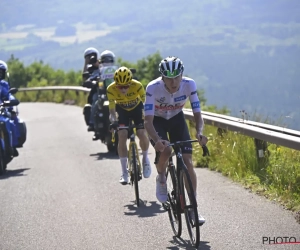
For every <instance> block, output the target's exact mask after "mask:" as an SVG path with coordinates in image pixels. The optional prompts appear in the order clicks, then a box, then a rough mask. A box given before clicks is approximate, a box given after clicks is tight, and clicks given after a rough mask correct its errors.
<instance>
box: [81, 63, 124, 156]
mask: <svg viewBox="0 0 300 250" xmlns="http://www.w3.org/2000/svg"><path fill="white" fill-rule="evenodd" d="M115 70H116V66H105V67H102V68H101V70H100V71H99V73H100V72H101V76H100V74H98V75H97V74H94V75H92V76H91V77H90V78H89V79H88V80H87V81H85V82H84V84H83V87H86V88H90V89H91V88H93V87H96V89H97V96H98V98H97V101H96V103H95V108H96V109H95V113H94V117H93V120H94V130H95V137H96V138H98V139H99V140H100V141H101V142H102V143H104V144H105V145H106V146H107V150H108V151H109V152H116V153H117V146H118V138H117V137H116V138H115V141H112V134H111V132H110V131H109V124H110V121H109V101H108V99H107V96H106V89H107V87H108V86H109V85H110V84H111V83H112V82H113V76H114V72H115ZM90 73H91V72H90ZM91 109H92V107H91V105H90V104H86V105H85V106H84V108H83V114H84V119H85V122H86V124H87V125H89V119H90V114H91Z"/></svg>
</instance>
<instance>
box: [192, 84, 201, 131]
mask: <svg viewBox="0 0 300 250" xmlns="http://www.w3.org/2000/svg"><path fill="white" fill-rule="evenodd" d="M190 102H191V107H192V110H193V113H194V118H195V123H196V131H197V134H199V135H202V131H203V125H204V121H203V118H202V115H201V107H200V101H199V98H198V94H197V87H196V83H195V82H194V81H191V82H190Z"/></svg>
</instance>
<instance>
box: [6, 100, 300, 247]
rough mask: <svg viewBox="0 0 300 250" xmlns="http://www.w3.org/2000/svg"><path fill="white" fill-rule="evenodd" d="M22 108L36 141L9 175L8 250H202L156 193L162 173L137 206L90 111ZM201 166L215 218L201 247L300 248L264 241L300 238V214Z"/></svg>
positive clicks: (203, 207) (205, 210) (209, 214)
mask: <svg viewBox="0 0 300 250" xmlns="http://www.w3.org/2000/svg"><path fill="white" fill-rule="evenodd" d="M19 111H20V116H21V117H22V118H23V119H24V120H25V121H26V124H27V129H28V138H27V141H26V143H25V145H24V148H22V149H20V150H19V153H20V156H19V157H18V158H16V159H14V160H13V161H12V162H11V163H10V164H9V166H8V171H7V173H6V175H4V176H3V177H1V178H0V249H1V250H18V249H20V250H25V249H28V250H34V249H39V250H40V249H47V250H48V249H49V250H54V249H63V250H68V249H80V250H82V249H130V250H132V249H153V250H156V249H192V248H191V245H190V243H189V238H188V235H187V229H186V227H185V226H184V227H183V235H182V238H181V239H177V238H174V237H173V234H172V230H171V227H170V224H169V221H168V216H167V213H166V212H164V210H163V209H162V208H161V205H160V203H159V202H157V200H156V197H155V176H156V174H155V171H153V172H152V175H151V177H150V178H149V179H143V180H142V181H141V182H140V195H141V198H142V199H143V200H144V202H145V204H144V205H142V206H141V207H140V208H137V207H136V206H135V205H134V190H133V188H132V187H131V186H129V185H128V186H122V185H120V184H119V183H118V179H119V176H120V172H121V168H120V164H119V160H118V158H116V157H115V156H114V155H111V154H108V153H107V150H106V147H105V145H103V144H101V143H100V142H99V141H97V142H93V141H92V139H91V138H92V134H91V133H88V132H87V130H86V126H85V124H84V120H83V115H82V109H81V108H80V107H75V106H66V105H60V104H50V103H35V104H30V103H22V104H20V107H19ZM150 158H151V161H152V162H153V160H154V152H153V150H152V149H151V150H150ZM196 172H197V175H198V190H197V193H198V202H199V205H200V213H201V214H202V215H203V216H204V217H205V218H206V224H205V225H204V226H202V227H201V245H200V249H203V250H207V249H217V250H219V249H220V250H221V249H222V250H226V249H228V250H235V249H237V250H241V249H245V250H248V249H249V250H250V249H251V250H252V249H254V250H256V249H276V250H277V249H300V245H287V244H285V245H268V244H267V243H269V242H268V241H266V242H265V243H266V244H263V237H271V239H273V238H274V237H295V238H296V240H297V241H300V225H299V224H298V223H297V222H296V220H295V218H294V217H293V214H292V213H291V212H289V211H286V210H284V209H283V208H282V207H280V206H279V205H277V204H275V203H273V202H271V201H268V200H266V199H265V198H263V197H260V196H257V195H255V194H252V193H250V192H249V191H248V190H246V189H244V188H242V187H241V186H240V185H238V184H235V183H233V182H232V181H230V180H228V179H227V178H225V177H223V176H222V175H220V174H219V173H215V172H212V171H209V170H207V169H196ZM184 222H185V221H184ZM265 239H267V238H265ZM293 240H294V239H292V241H293ZM278 241H280V238H278ZM271 243H272V242H271Z"/></svg>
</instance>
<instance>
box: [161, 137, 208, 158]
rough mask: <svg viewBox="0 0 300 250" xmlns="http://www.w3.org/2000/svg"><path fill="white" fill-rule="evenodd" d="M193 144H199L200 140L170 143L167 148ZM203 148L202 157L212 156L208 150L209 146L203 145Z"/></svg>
mask: <svg viewBox="0 0 300 250" xmlns="http://www.w3.org/2000/svg"><path fill="white" fill-rule="evenodd" d="M193 142H198V140H186V141H177V142H173V143H170V144H168V145H167V146H168V147H171V146H182V145H184V144H186V143H193ZM201 147H202V150H203V155H202V156H210V154H209V150H208V148H207V146H206V145H203V146H201Z"/></svg>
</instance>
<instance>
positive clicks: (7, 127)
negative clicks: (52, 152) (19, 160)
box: [0, 88, 20, 175]
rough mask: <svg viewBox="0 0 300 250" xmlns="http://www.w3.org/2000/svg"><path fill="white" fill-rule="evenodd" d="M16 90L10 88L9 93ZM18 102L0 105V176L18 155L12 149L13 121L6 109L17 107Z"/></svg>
mask: <svg viewBox="0 0 300 250" xmlns="http://www.w3.org/2000/svg"><path fill="white" fill-rule="evenodd" d="M16 92H17V89H14V88H12V89H11V90H10V93H12V94H13V93H16ZM19 103H20V102H19V100H17V99H15V100H10V101H4V102H3V103H1V104H0V175H2V174H3V173H4V172H5V170H6V168H7V164H8V163H9V162H10V161H11V160H12V159H13V158H14V157H15V156H17V155H18V153H17V151H16V150H15V148H14V147H13V145H14V142H13V132H15V131H13V129H12V128H13V126H15V125H14V124H13V121H12V120H11V113H10V112H9V110H8V108H9V107H13V106H17V105H19Z"/></svg>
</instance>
